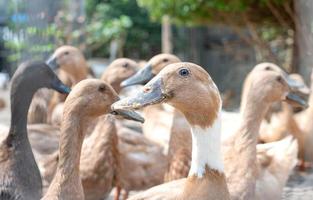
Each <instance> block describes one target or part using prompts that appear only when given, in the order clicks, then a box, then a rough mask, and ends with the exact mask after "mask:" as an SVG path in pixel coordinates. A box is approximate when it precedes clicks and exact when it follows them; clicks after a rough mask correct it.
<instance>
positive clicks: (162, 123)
mask: <svg viewBox="0 0 313 200" xmlns="http://www.w3.org/2000/svg"><path fill="white" fill-rule="evenodd" d="M177 62H180V59H179V58H178V57H176V56H175V55H172V54H158V55H156V56H154V57H152V58H151V59H150V60H149V61H148V62H147V64H146V65H145V66H144V67H143V68H142V69H140V70H139V71H138V72H137V73H136V74H135V75H134V76H132V77H130V78H128V79H126V80H125V81H123V82H122V83H121V86H122V87H127V86H130V85H135V84H145V83H146V82H148V81H149V80H151V79H152V78H153V77H154V76H155V75H156V74H158V73H159V72H160V71H161V70H162V69H163V68H164V67H166V66H167V65H168V64H171V63H177ZM144 116H145V118H146V119H147V120H146V123H145V124H144V125H143V133H144V135H145V136H146V137H147V138H148V139H150V140H152V141H155V142H157V144H159V145H161V146H162V147H163V148H164V153H165V154H166V155H167V157H168V166H167V170H166V172H165V175H164V181H166V182H167V181H171V180H176V179H179V178H183V177H186V176H187V175H188V172H189V168H190V164H191V162H190V160H191V134H190V129H189V127H188V123H187V121H186V119H185V117H184V116H183V115H182V114H181V112H180V111H178V110H176V109H173V108H172V107H171V106H168V105H167V104H162V105H154V106H150V107H147V108H144Z"/></svg>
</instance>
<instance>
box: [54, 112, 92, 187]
mask: <svg viewBox="0 0 313 200" xmlns="http://www.w3.org/2000/svg"><path fill="white" fill-rule="evenodd" d="M88 122H90V119H89V118H88V117H86V116H84V115H83V113H82V112H79V111H77V112H74V111H70V112H65V113H64V115H63V123H62V126H61V135H60V147H59V164H58V173H59V175H60V177H62V180H61V181H60V182H61V183H60V184H62V183H64V182H63V181H68V179H73V178H77V177H79V164H80V155H81V149H82V143H83V140H84V133H85V131H86V129H87V125H88Z"/></svg>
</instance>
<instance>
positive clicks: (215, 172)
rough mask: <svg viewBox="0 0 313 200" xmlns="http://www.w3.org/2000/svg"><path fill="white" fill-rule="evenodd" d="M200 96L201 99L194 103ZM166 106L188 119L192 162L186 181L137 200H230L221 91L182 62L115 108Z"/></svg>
mask: <svg viewBox="0 0 313 200" xmlns="http://www.w3.org/2000/svg"><path fill="white" fill-rule="evenodd" d="M195 94H197V96H198V98H196V99H195V98H193V97H194V95H195ZM162 102H166V103H168V104H170V105H171V106H173V107H174V108H175V109H178V110H180V111H181V112H182V113H183V115H184V116H185V117H186V119H187V121H188V124H189V126H190V128H191V133H192V144H193V145H192V161H191V168H190V171H189V175H188V177H187V178H182V179H178V180H175V181H170V182H167V183H164V184H161V185H158V186H155V187H152V188H150V189H148V190H146V191H144V192H142V193H139V194H137V195H134V196H132V197H130V198H129V199H130V200H135V199H147V200H148V199H188V200H190V199H197V200H202V199H206V200H208V199H221V200H223V199H229V192H228V187H227V183H226V177H225V174H224V165H223V159H222V152H221V138H220V137H221V120H220V119H221V115H220V113H221V108H222V102H221V97H220V93H219V90H218V89H217V87H216V85H215V83H214V82H213V80H212V79H211V77H210V75H209V74H208V73H207V72H206V71H205V70H204V69H203V68H202V67H200V66H198V65H196V64H193V63H188V62H179V63H173V64H170V65H168V66H166V67H165V68H163V69H162V70H161V71H160V72H159V74H158V75H156V76H155V77H154V78H153V79H152V80H151V81H150V82H148V83H147V84H146V85H145V86H144V87H143V89H142V90H140V91H139V92H138V93H137V94H136V95H134V96H132V97H127V98H124V99H122V100H120V101H118V102H116V103H114V104H113V105H112V109H113V110H115V109H117V110H119V109H130V110H133V109H139V108H142V107H145V106H151V105H153V104H159V103H162Z"/></svg>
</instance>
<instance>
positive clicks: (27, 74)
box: [12, 61, 71, 94]
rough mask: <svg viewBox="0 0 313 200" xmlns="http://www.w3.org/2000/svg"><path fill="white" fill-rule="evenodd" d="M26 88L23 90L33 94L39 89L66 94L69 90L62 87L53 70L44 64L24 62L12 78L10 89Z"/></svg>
mask: <svg viewBox="0 0 313 200" xmlns="http://www.w3.org/2000/svg"><path fill="white" fill-rule="evenodd" d="M17 86H19V87H27V88H25V90H27V91H29V92H31V91H33V92H35V91H36V90H38V89H39V88H50V89H54V90H56V91H58V92H60V93H64V94H68V93H69V92H70V91H71V89H70V88H69V87H67V86H66V85H64V84H63V83H62V82H61V81H60V79H59V78H58V77H57V75H56V74H55V73H54V72H53V70H52V69H51V68H50V67H49V66H48V65H46V64H45V63H44V62H41V61H35V62H26V63H23V64H21V65H20V66H19V67H18V69H17V70H16V71H15V73H14V75H13V78H12V89H14V88H15V87H17Z"/></svg>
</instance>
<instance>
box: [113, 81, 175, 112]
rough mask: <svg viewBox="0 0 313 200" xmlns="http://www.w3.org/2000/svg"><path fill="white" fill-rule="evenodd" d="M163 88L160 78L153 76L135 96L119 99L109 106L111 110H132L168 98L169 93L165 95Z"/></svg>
mask: <svg viewBox="0 0 313 200" xmlns="http://www.w3.org/2000/svg"><path fill="white" fill-rule="evenodd" d="M163 90H164V89H163V82H162V79H161V78H159V77H155V78H154V79H152V80H151V81H150V82H149V83H148V84H147V85H145V86H144V88H142V90H141V91H140V92H138V93H137V94H136V95H135V96H133V97H127V98H124V99H121V100H119V101H117V102H115V103H114V104H112V106H111V108H112V110H119V109H131V110H132V109H139V108H143V107H145V106H148V105H153V104H157V103H160V102H162V101H164V100H165V99H167V98H169V95H167V94H166V93H165V92H164V91H163Z"/></svg>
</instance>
